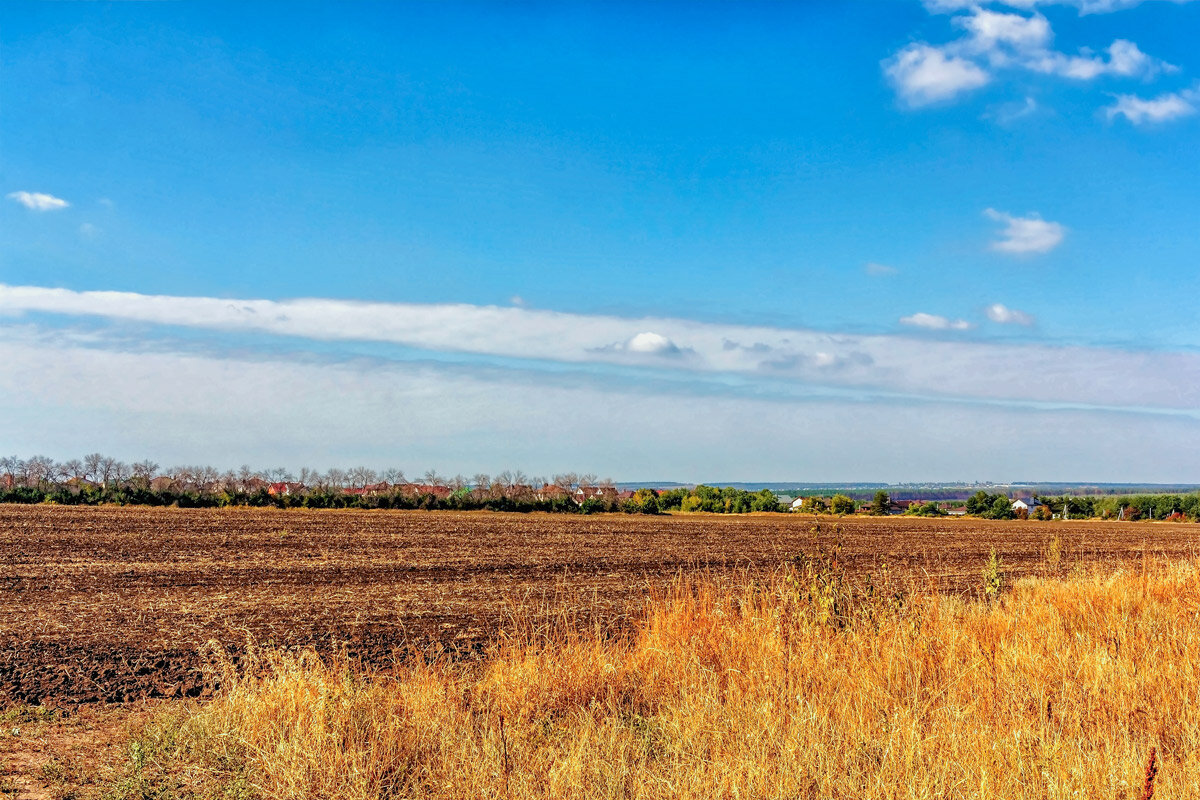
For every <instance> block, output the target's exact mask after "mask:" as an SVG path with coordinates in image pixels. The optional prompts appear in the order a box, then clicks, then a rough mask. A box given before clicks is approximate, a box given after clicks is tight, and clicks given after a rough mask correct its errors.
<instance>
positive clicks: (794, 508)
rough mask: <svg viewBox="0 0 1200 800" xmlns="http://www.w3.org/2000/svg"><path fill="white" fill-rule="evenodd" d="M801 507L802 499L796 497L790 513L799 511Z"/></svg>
mask: <svg viewBox="0 0 1200 800" xmlns="http://www.w3.org/2000/svg"><path fill="white" fill-rule="evenodd" d="M803 505H804V498H803V497H797V498H796V499H795V500H793V501H792V511H799V510H800V507H801V506H803Z"/></svg>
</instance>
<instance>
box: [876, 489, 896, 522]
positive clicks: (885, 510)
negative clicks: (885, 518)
mask: <svg viewBox="0 0 1200 800" xmlns="http://www.w3.org/2000/svg"><path fill="white" fill-rule="evenodd" d="M871 513H872V514H878V515H881V516H882V515H884V514H890V513H892V498H891V497H889V496H888V493H887V492H885V491H883V490H880V491H878V492H876V493H875V499H874V500H873V501H872V502H871Z"/></svg>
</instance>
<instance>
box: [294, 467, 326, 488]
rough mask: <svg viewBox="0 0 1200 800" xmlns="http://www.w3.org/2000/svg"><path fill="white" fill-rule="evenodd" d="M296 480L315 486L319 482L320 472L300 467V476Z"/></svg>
mask: <svg viewBox="0 0 1200 800" xmlns="http://www.w3.org/2000/svg"><path fill="white" fill-rule="evenodd" d="M298 480H299V481H300V483H302V484H304V485H305V486H317V485H318V484H320V483H321V473H319V472H317V471H316V470H315V469H309V468H308V467H301V468H300V477H299V478H298Z"/></svg>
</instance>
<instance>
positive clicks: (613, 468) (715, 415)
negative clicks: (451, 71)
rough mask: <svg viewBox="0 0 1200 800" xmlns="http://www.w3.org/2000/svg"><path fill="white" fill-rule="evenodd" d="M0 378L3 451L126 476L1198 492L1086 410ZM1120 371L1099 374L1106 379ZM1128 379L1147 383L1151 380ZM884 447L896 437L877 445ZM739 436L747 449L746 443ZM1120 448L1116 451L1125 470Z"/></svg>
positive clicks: (2, 342)
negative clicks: (1105, 485) (361, 475)
mask: <svg viewBox="0 0 1200 800" xmlns="http://www.w3.org/2000/svg"><path fill="white" fill-rule="evenodd" d="M1086 355H1088V354H1082V356H1086ZM939 356H940V354H936V353H935V354H931V355H930V356H929V358H930V359H931V360H935V361H937V364H936V367H937V370H938V371H939V372H941V373H943V374H945V375H946V376H947V377H950V378H953V376H954V375H956V374H957V373H959V372H961V371H962V369H963V365H962V364H961V363H960V362H958V361H955V360H951V361H948V362H947V361H942V360H940V358H939ZM1060 360H1061V362H1062V363H1063V364H1064V365H1067V366H1068V368H1069V367H1070V365H1072V364H1075V365H1078V364H1083V363H1087V362H1088V360H1089V359H1088V358H1086V357H1075V354H1063V355H1061V356H1060ZM1143 361H1144V359H1143ZM0 363H3V364H4V369H3V370H0V398H3V399H4V407H5V413H4V414H0V441H4V442H5V445H6V447H8V448H9V449H10V450H12V451H14V452H27V453H31V452H46V453H49V454H51V455H53V456H55V457H57V458H67V457H73V456H78V455H79V454H80V453H82V452H88V451H92V450H98V451H100V452H106V453H110V454H112V455H114V456H116V457H119V458H123V459H126V460H134V459H138V458H145V457H150V458H153V459H155V460H158V461H160V462H162V463H175V462H187V463H211V464H214V465H215V466H218V467H222V468H224V467H235V466H236V465H238V464H240V463H245V462H250V463H281V464H287V465H289V466H292V467H298V466H303V465H305V464H308V465H329V464H337V463H339V462H340V463H342V464H344V465H350V464H355V463H366V464H368V465H371V466H376V467H385V466H399V467H402V468H404V469H405V470H407V471H410V472H411V471H417V472H419V471H421V470H424V469H428V468H429V467H431V466H432V467H437V468H439V469H441V470H443V471H451V472H459V471H461V472H463V473H467V474H470V473H472V472H475V471H486V472H494V471H497V470H501V469H512V468H514V467H520V468H523V469H526V470H528V471H531V472H545V473H553V472H562V471H566V470H578V469H587V470H591V471H597V472H600V473H602V474H612V475H613V476H615V477H617V478H625V479H639V478H641V479H647V478H651V479H653V478H657V479H666V480H683V481H688V480H710V481H711V480H717V479H720V478H729V477H730V476H744V478H745V479H747V480H831V481H837V480H855V481H858V480H881V479H893V480H894V479H895V476H903V477H904V478H907V479H912V480H919V479H926V478H927V479H936V480H947V479H955V478H961V477H962V476H983V477H995V479H998V480H1004V479H1008V478H1010V477H1011V476H1013V475H1021V476H1022V477H1024V478H1026V479H1039V478H1040V479H1044V480H1054V479H1061V478H1062V476H1063V475H1086V476H1087V478H1088V479H1090V480H1130V479H1137V480H1156V479H1157V480H1162V481H1178V480H1186V479H1191V480H1200V477H1198V476H1197V473H1196V463H1195V459H1194V458H1192V457H1191V454H1192V453H1194V452H1195V450H1196V448H1197V447H1200V424H1198V423H1197V422H1196V421H1195V420H1194V419H1192V418H1190V417H1187V416H1184V415H1163V414H1141V415H1139V414H1123V415H1122V416H1120V417H1119V418H1115V417H1114V416H1113V415H1112V413H1111V412H1110V411H1106V410H1098V409H1088V408H1074V407H1064V406H1044V407H1036V406H1035V407H1010V406H1006V405H1004V404H1002V403H1000V404H993V403H984V404H971V403H960V402H954V401H943V400H937V399H932V400H927V401H915V400H914V399H912V398H907V397H899V398H892V399H888V398H871V397H870V396H867V395H863V394H859V393H850V392H843V393H841V394H830V393H825V394H821V393H816V392H807V393H806V392H804V391H803V389H802V388H798V389H797V390H796V391H793V392H792V393H790V394H784V393H776V394H772V393H771V392H769V391H768V390H767V387H755V388H754V389H753V390H752V391H749V392H743V393H737V392H728V391H716V389H717V388H719V387H716V386H714V390H713V391H707V392H696V391H691V390H689V389H686V388H684V387H680V386H679V385H677V384H668V383H657V384H650V385H646V384H641V385H634V384H632V383H630V382H628V381H617V380H613V379H611V378H610V377H608V376H597V377H595V378H587V377H579V376H571V377H562V376H560V375H558V374H547V373H540V374H539V373H529V372H518V371H504V370H486V369H475V370H472V371H467V370H464V369H462V368H460V367H456V366H454V365H448V364H431V363H379V362H375V361H372V362H362V361H361V360H357V361H356V360H351V361H347V362H344V363H327V362H314V361H312V360H304V359H289V358H287V357H285V356H283V355H281V354H280V353H279V352H278V351H270V352H267V353H264V354H261V355H259V356H254V355H252V354H249V353H247V352H245V351H239V352H238V353H236V354H231V355H228V356H224V357H217V356H215V355H213V354H207V353H199V354H197V353H186V352H174V351H151V352H146V351H144V350H142V349H135V350H127V349H119V348H118V349H113V348H107V347H104V348H101V347H99V346H98V343H97V342H95V341H91V342H80V341H72V340H71V337H64V336H40V335H30V334H28V333H27V332H26V331H24V330H22V329H20V328H18V327H15V326H11V325H5V326H0ZM1174 366H1176V365H1170V364H1168V365H1165V368H1167V369H1170V368H1172V367H1174ZM1111 367H1112V365H1111V364H1109V363H1102V364H1100V365H1098V366H1097V371H1098V372H1099V370H1101V369H1108V368H1111ZM1042 368H1044V365H1043V364H1042V363H1040V362H1036V361H1035V362H1034V363H1032V364H1030V363H1026V364H1012V363H1008V362H1004V361H1002V362H1001V363H1000V364H999V366H994V365H993V369H994V370H996V371H999V372H1000V373H1002V375H1001V379H1002V381H1003V382H1004V383H1005V384H1008V385H1013V384H1024V383H1028V382H1027V381H1023V380H1013V376H1014V375H1028V374H1030V372H1033V373H1034V374H1036V372H1037V370H1039V369H1042ZM1143 368H1144V367H1143ZM1018 370H1019V371H1018ZM1056 374H1057V372H1056ZM1132 375H1133V376H1134V377H1133V379H1135V380H1136V379H1140V378H1142V377H1144V376H1143V374H1141V373H1140V372H1138V370H1137V369H1135V370H1134V371H1133V373H1132ZM1121 377H1122V382H1124V383H1128V381H1129V377H1128V376H1126V375H1123V376H1121ZM1185 377H1187V376H1185ZM1037 383H1058V381H1053V382H1050V381H1039V382H1037ZM720 387H725V384H724V383H722V384H720ZM231 408H233V409H243V410H247V411H249V410H252V411H253V413H235V414H231V413H230V409H231ZM297 420H303V422H304V424H301V425H297V424H296V421H297ZM564 426H566V427H569V430H570V435H569V436H564V435H563V430H564ZM281 430H285V431H287V435H286V436H280V435H279V432H280V431H281ZM881 430H884V431H888V435H887V436H885V437H882V438H881V437H880V436H879V434H878V432H879V431H881ZM1096 430H1104V431H1106V435H1105V436H1096V435H1095V431H1096ZM730 431H736V432H737V436H736V439H737V442H736V445H735V446H731V445H730ZM1014 431H1020V434H1021V435H1019V436H1017V435H1013V432H1014ZM1031 440H1032V441H1051V440H1053V441H1054V443H1055V446H1056V456H1055V458H1054V459H1052V460H1046V459H1045V458H1044V457H1043V455H1042V453H1041V451H1039V450H1038V449H1037V448H1034V449H1033V450H1032V451H1031V449H1030V447H1029V442H1030V441H1031ZM1168 442H1169V443H1171V445H1172V446H1169V447H1165V446H1163V445H1164V444H1165V443H1168ZM1114 450H1117V451H1119V452H1120V453H1121V458H1120V459H1119V461H1117V462H1114V461H1113V460H1112V459H1111V458H1110V456H1111V453H1112V452H1113V451H1114ZM868 452H869V453H870V454H871V458H870V459H869V460H867V461H864V459H863V453H868ZM813 453H820V454H821V457H820V458H819V459H814V458H813V455H812V454H813Z"/></svg>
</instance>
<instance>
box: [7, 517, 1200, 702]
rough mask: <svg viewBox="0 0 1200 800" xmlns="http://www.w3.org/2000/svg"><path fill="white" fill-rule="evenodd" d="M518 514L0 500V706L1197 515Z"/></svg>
mask: <svg viewBox="0 0 1200 800" xmlns="http://www.w3.org/2000/svg"><path fill="white" fill-rule="evenodd" d="M838 524H839V526H840V530H839V531H837V532H836V534H835V532H834V530H833V526H834V520H833V519H832V518H824V519H823V520H822V523H821V525H822V528H821V533H820V535H819V536H818V537H814V535H813V532H812V528H813V525H814V521H813V518H811V517H806V518H801V517H798V516H792V515H763V516H743V517H721V516H700V515H696V516H663V517H640V516H637V517H635V516H623V515H602V516H594V517H575V516H562V515H542V514H536V515H517V514H493V513H449V512H432V513H431V512H395V511H382V512H378V511H280V510H275V509H271V510H255V509H219V510H187V509H175V508H168V509H151V508H75V507H55V506H13V505H8V506H0V706H2V705H4V704H7V703H10V702H14V701H25V702H48V701H53V702H59V703H62V702H68V703H73V702H90V701H115V702H121V701H129V700H134V699H139V698H144V697H174V696H196V695H199V694H202V693H204V692H205V691H206V687H205V686H204V683H203V680H202V679H201V675H200V672H199V667H200V657H199V651H200V648H201V647H202V646H203V645H204V644H205V643H206V642H208V641H210V640H211V641H216V642H218V643H220V644H222V645H224V646H226V647H228V648H231V649H233V650H235V651H236V650H237V648H238V647H239V646H241V645H243V644H244V643H245V642H246V641H247V640H248V639H252V640H253V641H255V642H258V643H260V644H265V645H276V646H284V647H291V646H304V645H313V646H316V647H317V648H318V649H321V650H329V649H331V648H335V647H341V646H344V647H346V648H347V649H348V650H349V652H350V653H351V655H352V656H354V657H357V658H360V659H362V661H363V662H364V663H367V664H369V665H373V666H384V665H386V663H387V662H388V661H389V660H390V659H391V658H392V657H393V653H394V651H395V650H396V649H397V648H400V649H404V648H410V647H427V646H430V645H431V644H434V643H441V644H444V645H450V646H459V647H461V649H462V650H463V651H464V652H468V653H469V652H470V651H471V648H472V647H473V646H477V645H478V644H479V643H481V642H485V641H486V640H487V639H488V638H489V637H491V636H493V635H494V634H495V633H496V631H497V630H498V629H499V628H500V627H501V626H502V625H503V624H504V619H505V610H506V608H511V607H512V604H513V603H520V602H521V601H522V600H523V599H527V598H529V597H533V598H535V599H540V598H542V597H546V598H549V599H548V602H546V603H544V604H543V605H544V606H545V607H546V608H553V607H566V608H569V609H571V610H572V613H574V614H575V615H577V616H578V617H579V618H580V619H590V620H592V621H594V622H597V623H600V624H606V625H608V624H613V623H614V620H619V619H620V618H621V615H622V614H623V613H624V612H625V611H627V610H629V609H630V608H631V607H632V606H633V605H635V604H636V603H637V602H638V601H639V600H640V598H642V597H643V596H644V595H645V592H646V591H647V589H648V587H649V586H651V585H656V584H657V585H661V584H663V583H665V582H667V581H669V580H670V579H671V578H672V577H673V576H674V575H676V574H677V573H678V572H679V571H681V570H691V569H697V568H702V567H707V568H709V569H711V570H714V571H717V572H723V571H730V570H733V569H735V568H743V569H751V570H756V569H771V568H774V567H776V566H777V565H778V564H779V563H780V562H782V561H784V560H787V559H789V558H791V557H793V556H796V555H797V554H799V553H803V552H811V551H813V550H814V548H815V547H816V546H817V544H818V542H820V543H822V544H824V545H826V546H828V545H829V544H830V543H831V542H832V541H833V539H834V537H835V536H836V538H837V539H838V540H839V541H840V543H841V548H842V549H841V552H842V554H843V557H844V560H845V561H846V563H848V564H849V565H850V567H851V569H854V570H859V571H865V570H870V569H874V568H875V567H876V566H877V565H878V562H879V559H880V558H882V557H886V559H887V560H888V562H889V564H890V566H891V568H892V570H893V572H900V573H902V574H905V575H908V576H912V577H913V578H914V579H915V580H918V581H919V582H921V583H922V584H924V585H931V586H933V587H935V588H937V589H939V590H941V591H973V590H974V589H975V588H976V587H977V586H978V585H979V582H980V579H979V573H980V568H981V566H982V564H983V562H984V560H985V558H986V555H987V552H988V550H989V548H991V547H993V546H994V547H996V549H997V550H998V551H999V552H1000V553H1001V554H1002V555H1003V557H1004V560H1005V564H1006V567H1007V568H1008V570H1009V574H1010V575H1018V574H1021V573H1022V572H1031V571H1034V570H1037V569H1039V568H1040V565H1042V564H1043V561H1044V553H1045V550H1046V548H1047V544H1048V542H1049V541H1050V539H1051V537H1052V536H1054V535H1056V534H1057V535H1058V536H1059V538H1060V541H1061V544H1062V557H1063V561H1064V563H1066V564H1073V563H1079V562H1083V563H1090V562H1116V561H1120V560H1131V559H1140V558H1142V557H1143V554H1149V555H1158V554H1166V555H1171V556H1180V555H1192V554H1193V553H1194V552H1195V550H1196V545H1197V544H1198V543H1200V526H1197V525H1171V524H1146V523H1099V522H1060V523H1035V522H983V521H979V520H961V519H942V520H922V519H910V518H897V517H890V518H882V519H880V518H862V517H855V518H849V519H844V520H842V521H840V522H839V523H838Z"/></svg>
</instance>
